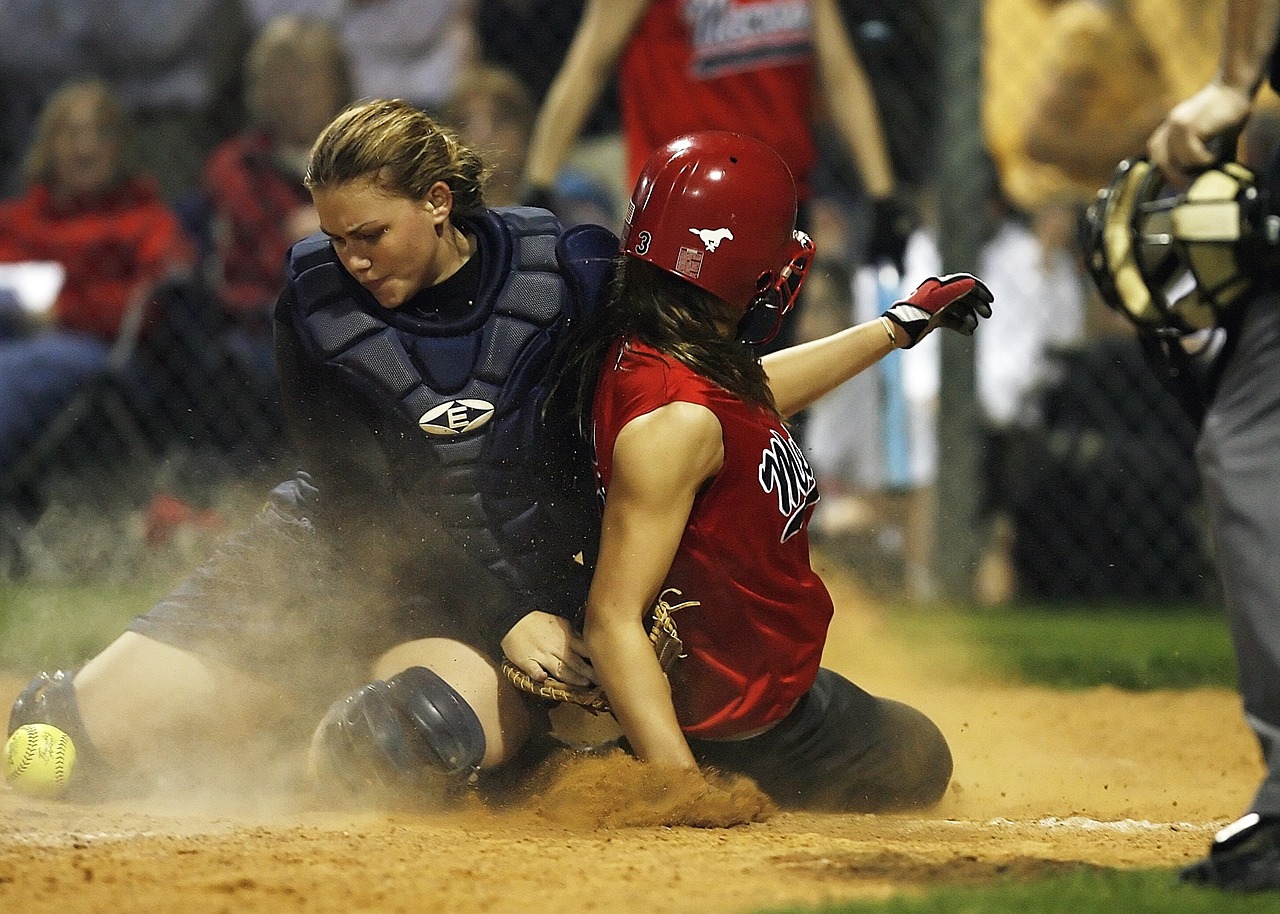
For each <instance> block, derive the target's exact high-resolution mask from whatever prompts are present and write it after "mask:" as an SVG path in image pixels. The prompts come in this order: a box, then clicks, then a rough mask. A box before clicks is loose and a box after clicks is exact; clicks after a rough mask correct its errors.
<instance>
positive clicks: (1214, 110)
mask: <svg viewBox="0 0 1280 914" xmlns="http://www.w3.org/2000/svg"><path fill="white" fill-rule="evenodd" d="M1278 29H1280V0H1228V2H1227V7H1226V22H1225V25H1224V30H1223V37H1222V49H1221V58H1220V63H1219V68H1218V73H1217V75H1216V76H1215V77H1214V79H1213V81H1212V82H1210V83H1209V84H1208V85H1206V86H1205V87H1204V88H1202V89H1201V90H1200V91H1199V92H1197V93H1196V94H1195V95H1193V96H1191V97H1190V98H1188V99H1186V100H1185V101H1183V102H1181V103H1180V104H1178V105H1177V106H1175V107H1174V108H1173V110H1172V111H1171V112H1170V113H1169V115H1168V117H1167V118H1166V119H1165V121H1164V122H1163V123H1162V124H1161V125H1160V126H1159V127H1158V128H1157V129H1156V131H1155V133H1153V134H1152V136H1151V139H1150V142H1149V144H1148V152H1149V155H1150V158H1151V161H1152V162H1153V163H1154V164H1155V165H1157V166H1159V167H1160V168H1161V170H1163V171H1164V173H1165V175H1166V176H1167V177H1168V178H1169V180H1170V181H1172V182H1174V183H1176V184H1186V183H1187V182H1188V180H1189V179H1190V177H1191V176H1192V175H1193V174H1194V173H1196V172H1197V171H1200V170H1202V169H1204V168H1207V167H1209V166H1210V165H1212V164H1214V162H1215V158H1216V157H1215V155H1214V153H1213V152H1212V151H1211V149H1212V147H1213V146H1214V145H1215V141H1216V140H1219V139H1220V138H1221V139H1226V140H1230V139H1232V138H1234V137H1235V136H1236V135H1237V133H1238V131H1239V130H1240V129H1241V128H1242V127H1243V126H1244V125H1245V123H1246V122H1247V121H1248V119H1249V117H1250V116H1251V115H1252V114H1253V112H1254V106H1255V103H1256V92H1257V89H1258V88H1259V86H1260V84H1261V82H1262V79H1263V78H1264V76H1268V77H1269V79H1270V82H1271V85H1272V86H1273V87H1277V88H1280V61H1277V60H1275V59H1274V58H1273V57H1272V51H1273V49H1274V48H1275V46H1276V44H1277V31H1278ZM1268 66H1270V67H1271V71H1270V73H1269V74H1268V73H1266V72H1265V70H1266V68H1267V67H1268ZM1270 156H1271V157H1270V161H1269V162H1268V163H1267V164H1266V166H1265V168H1264V169H1263V171H1262V173H1261V175H1260V177H1259V180H1258V187H1259V190H1260V191H1261V192H1262V193H1263V194H1269V199H1270V204H1269V206H1270V212H1272V213H1275V212H1277V211H1280V210H1278V208H1277V203H1280V197H1278V196H1277V192H1278V191H1280V186H1278V185H1280V150H1273V151H1271V153H1270ZM1255 164H1256V163H1255ZM1251 279H1252V280H1253V281H1254V283H1253V292H1252V293H1251V294H1250V295H1249V296H1248V297H1247V298H1245V299H1244V300H1242V301H1241V302H1240V303H1239V304H1238V305H1237V306H1236V310H1235V311H1234V312H1233V314H1232V325H1233V328H1235V329H1234V336H1235V339H1234V340H1233V344H1234V345H1233V349H1232V351H1231V353H1230V355H1229V356H1227V361H1226V363H1225V365H1224V366H1223V368H1222V373H1221V379H1220V382H1219V384H1218V386H1217V389H1216V392H1215V393H1214V396H1213V399H1212V402H1211V403H1210V404H1209V407H1208V411H1207V413H1206V415H1205V419H1204V425H1203V428H1202V430H1201V433H1200V438H1199V441H1198V443H1197V448H1196V459H1197V463H1198V465H1199V469H1200V474H1201V477H1202V480H1203V484H1204V493H1205V500H1206V503H1207V507H1208V509H1209V519H1210V524H1211V528H1212V533H1213V542H1214V549H1215V553H1216V559H1217V565H1218V570H1219V573H1220V576H1221V581H1222V587H1223V593H1224V597H1225V601H1226V608H1227V614H1228V618H1229V621H1230V625H1231V633H1232V638H1233V640H1234V645H1235V651H1236V658H1237V663H1238V666H1239V671H1240V690H1241V693H1242V696H1243V699H1244V711H1245V718H1246V720H1247V721H1248V723H1249V726H1250V727H1251V728H1252V729H1253V731H1254V732H1255V733H1256V734H1257V736H1258V740H1259V742H1260V743H1261V746H1262V752H1263V755H1264V758H1265V762H1266V768H1267V774H1266V777H1265V778H1264V779H1263V781H1262V784H1261V786H1260V787H1259V788H1258V792H1257V794H1256V795H1255V796H1254V798H1253V802H1252V803H1251V804H1250V806H1249V809H1248V811H1247V812H1246V814H1245V815H1244V816H1243V817H1242V818H1240V819H1239V820H1237V821H1236V822H1234V823H1232V824H1231V825H1229V826H1227V827H1226V828H1224V829H1223V830H1222V831H1221V832H1219V833H1218V835H1217V837H1216V839H1215V840H1214V842H1213V845H1212V847H1211V848H1210V851H1209V854H1208V856H1206V857H1205V858H1204V859H1203V860H1200V861H1198V862H1196V863H1194V864H1192V865H1191V866H1188V867H1187V868H1185V869H1184V870H1183V871H1182V874H1181V876H1182V879H1183V881H1185V882H1190V883H1197V884H1202V885H1209V886H1214V887H1217V888H1222V889H1228V890H1234V891H1255V890H1260V889H1280V563H1277V560H1276V557H1277V556H1280V486H1278V485H1277V484H1276V480H1277V479H1280V279H1278V277H1277V275H1276V273H1275V271H1274V269H1263V268H1261V267H1259V268H1256V269H1255V270H1254V275H1253V276H1251Z"/></svg>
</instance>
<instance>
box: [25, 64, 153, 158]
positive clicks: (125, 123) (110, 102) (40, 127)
mask: <svg viewBox="0 0 1280 914" xmlns="http://www.w3.org/2000/svg"><path fill="white" fill-rule="evenodd" d="M82 99H88V100H89V102H90V104H92V105H93V107H94V108H95V110H96V111H97V112H98V114H99V115H101V117H102V121H103V125H104V126H105V127H106V128H107V130H109V131H111V133H112V134H113V135H114V137H115V139H116V142H117V149H118V155H119V158H118V160H117V162H116V175H115V176H114V177H113V181H112V183H115V182H117V181H119V180H121V179H123V178H124V177H125V175H127V174H128V173H129V172H130V171H131V168H130V167H129V162H128V156H127V152H128V137H129V129H130V125H129V119H128V117H127V115H126V114H125V111H124V107H123V106H122V105H121V104H120V102H119V101H117V100H116V97H115V96H114V95H113V94H112V93H111V89H110V88H109V87H108V86H107V84H106V83H105V82H103V81H102V80H101V79H97V78H92V77H84V78H77V79H71V80H68V81H67V82H65V83H63V84H62V86H60V87H59V88H58V90H57V91H56V92H54V93H53V95H51V96H49V100H48V101H47V102H45V105H44V108H43V109H41V111H40V117H39V119H38V120H37V121H36V127H35V137H34V139H32V141H31V146H30V147H29V148H28V150H27V155H26V159H25V161H24V163H23V176H24V177H25V178H26V181H27V183H28V184H52V183H53V181H54V179H55V177H56V176H55V174H54V161H53V145H54V141H55V140H56V138H57V136H58V131H60V130H61V129H62V128H63V126H64V125H65V124H66V121H67V116H68V115H69V114H70V112H71V109H72V107H73V106H75V105H76V104H78V103H79V102H80V101H81V100H82Z"/></svg>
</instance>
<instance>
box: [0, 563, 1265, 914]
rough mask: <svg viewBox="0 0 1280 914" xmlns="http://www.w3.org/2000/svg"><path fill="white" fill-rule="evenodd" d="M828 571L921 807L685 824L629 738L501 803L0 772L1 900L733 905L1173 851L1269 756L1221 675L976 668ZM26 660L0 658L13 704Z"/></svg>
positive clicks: (328, 907) (256, 906)
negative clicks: (347, 798)
mask: <svg viewBox="0 0 1280 914" xmlns="http://www.w3.org/2000/svg"><path fill="white" fill-rule="evenodd" d="M822 570H823V575H824V577H825V578H826V579H827V580H828V583H829V584H830V585H831V587H832V591H833V593H834V595H835V597H836V603H837V616H836V620H835V623H834V626H833V629H832V637H831V641H830V643H829V645H828V650H827V654H826V657H825V663H826V664H827V665H828V666H830V667H832V668H834V669H836V670H838V671H840V672H842V673H844V674H845V675H847V676H849V677H850V678H852V679H853V680H854V681H856V682H858V683H859V684H860V685H863V686H864V687H866V688H868V689H869V690H871V691H873V692H877V693H880V694H885V695H889V696H892V697H895V698H899V699H901V700H904V701H907V702H909V703H912V704H915V705H916V706H918V707H920V708H921V709H922V710H924V711H925V712H926V713H928V714H929V715H930V716H932V717H933V718H934V719H935V720H936V721H937V722H938V723H939V725H940V726H941V727H942V729H943V731H944V732H945V733H946V734H947V736H948V738H949V739H950V741H951V745H952V749H953V752H954V755H955V761H956V766H955V776H954V779H953V783H952V786H951V789H950V791H949V792H948V794H947V796H946V797H945V798H944V800H943V801H942V802H941V803H940V804H939V805H938V806H937V807H935V808H933V809H930V810H927V811H924V812H921V813H916V814H911V815H901V814H899V815H826V814H823V815H818V814H802V813H777V812H772V813H770V812H769V811H768V810H766V809H763V808H756V807H753V806H752V804H753V803H757V799H756V798H754V796H753V794H752V793H751V792H750V791H749V790H748V791H743V792H741V793H735V794H734V795H733V796H732V797H731V798H729V799H728V800H726V799H725V798H724V797H720V798H719V802H721V803H724V802H730V803H738V804H740V806H739V808H737V809H734V810H730V812H731V813H733V814H734V815H737V816H738V817H739V818H748V819H749V818H762V819H763V821H753V822H751V823H750V824H746V825H739V826H735V827H732V828H705V827H697V825H696V824H695V825H690V824H680V823H690V822H692V823H700V822H702V821H704V820H707V819H712V820H714V818H715V816H716V815H718V814H721V813H723V812H724V811H723V810H719V811H717V810H708V809H706V808H705V807H704V806H702V805H700V803H701V800H700V798H699V796H698V795H697V791H696V789H695V788H694V786H693V785H689V784H680V783H677V782H671V783H668V784H665V785H662V784H658V785H655V784H654V783H653V782H652V781H651V780H650V779H648V777H647V776H646V773H645V772H644V771H643V770H642V769H641V768H640V767H639V766H637V765H636V764H635V763H633V762H631V761H630V760H628V759H625V758H621V757H608V758H604V759H594V760H588V761H584V762H582V763H578V764H571V765H567V766H561V767H559V768H558V777H557V779H556V780H555V781H554V783H553V784H552V785H550V786H549V787H548V788H547V789H545V790H543V791H541V792H540V793H538V794H535V795H534V796H531V797H529V798H527V799H526V800H525V801H523V802H521V803H520V804H519V805H518V806H517V808H513V809H504V810H501V811H495V810H492V809H488V808H484V807H482V806H481V805H480V804H478V803H476V804H471V805H467V806H464V807H463V808H461V809H454V810H450V811H448V812H443V813H421V814H417V813H415V814H406V813H397V814H382V813H379V814H374V813H365V812H352V811H349V810H348V811H333V810H332V809H325V808H321V807H320V806H319V805H318V804H317V803H316V802H315V800H314V799H313V798H308V797H305V796H299V795H290V794H288V792H285V793H282V794H281V795H279V796H262V795H261V794H259V795H255V796H253V797H252V798H250V797H248V796H247V795H226V794H209V793H194V794H193V792H191V791H190V790H184V791H181V792H171V793H162V794H160V795H157V796H154V797H151V798H148V799H147V800H145V801H133V802H130V803H113V804H104V805H85V806H78V805H73V804H69V803H64V802H59V801H42V800H36V799H31V798H27V797H23V796H19V795H17V794H15V793H13V792H11V791H8V790H3V791H0V907H2V908H3V909H5V910H22V911H29V912H34V911H58V912H59V914H77V912H90V911H92V912H100V911H112V910H127V909H129V910H139V911H148V912H168V911H173V912H182V914H203V912H214V911H219V912H221V911H235V912H238V914H257V912H263V914H265V912H272V914H279V912H286V914H287V912H294V911H296V912H302V911H307V912H329V911H332V912H342V914H350V912H355V911H379V912H382V911H387V912H394V911H405V912H414V914H421V912H423V911H441V912H451V914H453V912H456V914H472V912H475V914H479V912H494V914H497V912H502V914H510V912H512V911H518V910H527V909H530V908H536V909H538V910H549V911H601V912H610V914H652V912H654V911H663V912H666V914H730V912H747V911H754V910H759V909H762V908H769V907H777V906H780V905H784V904H801V903H804V904H808V903H819V902H822V901H830V900H838V899H843V898H851V897H868V896H870V897H878V896H883V895H886V894H888V893H889V892H891V891H893V890H894V889H896V888H901V887H911V886H920V885H928V884H936V883H941V882H981V881H985V880H988V879H992V878H996V877H1000V876H1010V875H1012V876H1017V875H1027V876H1043V875H1049V874H1052V873H1055V872H1058V871H1061V870H1064V869H1068V868H1072V867H1075V866H1078V865H1081V864H1083V865H1086V866H1099V867H1121V868H1128V867H1175V866H1178V865H1180V864H1182V863H1185V862H1189V861H1190V860H1192V859H1194V858H1196V857H1198V856H1199V855H1200V854H1201V853H1203V851H1204V850H1205V848H1206V847H1207V845H1208V842H1209V840H1210V839H1211V836H1212V834H1213V832H1214V831H1215V830H1216V829H1217V828H1218V827H1220V826H1221V825H1222V824H1224V823H1225V822H1227V821H1230V820H1231V819H1234V818H1235V817H1236V816H1237V815H1238V814H1239V813H1240V812H1241V811H1242V810H1243V809H1244V807H1245V805H1246V804H1247V803H1248V800H1249V798H1250V796H1251V794H1252V791H1253V789H1254V787H1255V785H1256V784H1257V782H1258V780H1259V778H1260V777H1261V774H1262V769H1261V765H1260V762H1259V759H1258V751H1257V747H1256V744H1255V743H1254V740H1253V737H1252V735H1251V734H1250V733H1249V732H1248V731H1247V730H1246V729H1245V726H1244V723H1243V721H1242V719H1241V713H1240V703H1239V698H1238V696H1237V695H1236V694H1235V693H1234V692H1232V691H1229V690H1223V689H1212V690H1209V689H1206V690H1196V691H1188V692H1152V693H1141V694H1135V693H1127V692H1122V691H1119V690H1116V689H1111V688H1101V689H1093V690H1089V691H1083V692H1071V693H1066V692H1055V691H1052V690H1048V689H1039V688H1027V687H1021V686H1010V685H1006V684H1000V683H995V682H989V681H985V680H984V679H983V677H981V676H978V675H974V674H972V673H971V672H967V671H965V670H963V669H961V667H959V666H953V665H950V664H949V663H947V662H946V661H943V660H939V659H938V658H929V657H921V656H918V655H917V654H916V653H915V652H914V651H913V650H912V646H911V645H907V644H901V643H898V642H896V641H895V640H894V639H893V638H892V637H890V636H889V634H888V633H887V631H886V630H885V627H884V626H883V625H882V623H881V620H880V618H879V616H878V613H879V612H880V610H879V609H878V608H877V607H876V606H874V605H873V604H872V602H871V601H870V600H869V599H868V598H867V597H866V596H865V594H864V593H863V592H862V591H860V589H859V588H858V587H857V586H856V583H855V582H853V581H851V580H850V579H848V578H847V577H846V576H844V575H842V574H841V573H840V572H838V571H836V570H835V569H831V568H823V569H822ZM30 672H33V671H15V672H14V673H13V674H12V675H11V676H10V677H7V678H5V679H4V680H3V681H0V690H3V693H2V694H0V699H2V700H3V702H4V707H6V708H7V706H8V703H9V700H10V699H11V697H12V695H13V694H16V691H17V689H18V688H19V686H20V683H21V681H22V677H24V676H26V675H28V674H29V673H30ZM569 798H573V799H572V801H571V800H570V799H569ZM664 823H665V824H664ZM670 823H676V824H670Z"/></svg>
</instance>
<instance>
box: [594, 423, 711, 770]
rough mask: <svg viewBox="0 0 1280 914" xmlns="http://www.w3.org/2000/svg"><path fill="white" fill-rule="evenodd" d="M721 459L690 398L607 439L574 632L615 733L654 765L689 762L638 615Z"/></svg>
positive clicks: (653, 596) (660, 580)
mask: <svg viewBox="0 0 1280 914" xmlns="http://www.w3.org/2000/svg"><path fill="white" fill-rule="evenodd" d="M723 461H724V445H723V441H722V439H721V429H720V422H719V420H718V419H716V417H715V415H714V414H713V413H712V412H711V411H710V410H708V409H707V408H705V407H703V406H698V405H695V404H692V403H681V402H677V403H669V404H667V405H666V406H663V407H660V408H659V409H656V410H654V411H653V412H651V413H647V414H646V415H644V416H640V417H638V418H636V419H633V420H632V421H631V422H629V423H627V425H626V427H624V428H623V429H622V432H621V433H620V434H619V435H618V438H617V442H616V443H615V446H614V451H613V465H614V469H613V479H612V481H611V483H610V485H609V492H608V495H607V497H606V498H605V507H604V523H603V529H602V532H601V537H600V558H599V562H598V563H597V566H596V573H595V577H594V578H593V579H592V583H591V590H590V593H589V594H588V595H587V612H586V624H585V626H584V629H585V630H584V637H585V640H586V643H587V651H588V653H589V655H590V656H591V659H592V661H593V663H594V664H595V669H596V674H597V677H598V678H599V680H600V683H601V684H602V685H603V686H604V690H605V693H606V694H607V695H608V696H609V702H610V705H611V707H612V708H613V713H614V716H615V717H616V718H617V720H618V723H619V725H620V726H621V727H622V731H623V733H625V734H626V736H627V739H628V740H629V741H630V743H631V745H632V748H633V749H634V750H635V752H636V755H637V756H639V757H640V758H641V759H643V760H644V761H646V762H651V763H653V764H657V765H664V766H669V767H679V768H694V767H696V763H695V761H694V758H693V754H692V753H691V752H690V751H689V745H688V743H686V742H685V739H684V734H683V733H681V731H680V724H679V721H678V720H677V719H676V712H675V707H674V705H673V704H672V701H671V688H670V685H669V684H668V682H667V678H666V675H665V674H664V673H663V671H662V668H661V666H660V665H659V663H658V658H657V656H656V655H655V654H654V652H653V647H652V645H651V644H650V642H649V636H648V632H647V631H646V629H645V625H644V619H645V614H646V613H647V612H648V610H649V608H650V606H651V605H652V604H653V601H654V600H655V599H656V597H657V595H658V592H659V591H660V590H661V588H662V584H663V582H664V581H665V580H666V577H667V574H668V572H669V571H670V569H671V562H672V560H673V559H674V557H675V554H676V549H677V547H678V546H679V545H680V540H681V538H682V537H683V535H684V530H685V525H686V524H687V523H688V520H689V514H690V512H691V511H692V509H693V500H694V497H695V496H696V495H697V493H698V490H699V489H700V488H701V487H702V485H703V483H704V482H706V480H708V479H710V478H711V477H712V476H714V475H715V474H716V473H717V472H718V471H719V469H720V467H721V465H722V464H723Z"/></svg>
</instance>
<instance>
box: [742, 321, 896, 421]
mask: <svg viewBox="0 0 1280 914" xmlns="http://www.w3.org/2000/svg"><path fill="white" fill-rule="evenodd" d="M896 348H898V346H897V341H896V340H895V337H894V335H893V334H891V333H890V332H889V330H888V328H886V327H885V325H884V322H883V321H882V320H881V319H879V318H877V319H876V320H873V321H867V322H866V323H862V324H858V325H857V326H856V327H849V328H847V329H845V330H841V331H840V332H839V333H833V334H831V335H830V336H825V337H823V338H822V339H818V340H813V341H811V342H808V343H801V344H799V345H798V346H790V347H788V348H786V349H782V350H779V351H778V352H773V353H770V354H769V355H766V356H765V357H764V358H763V359H762V360H761V364H763V365H764V370H765V374H767V375H768V376H769V389H770V390H772V391H773V399H774V403H776V404H777V407H778V412H780V413H781V414H782V415H783V416H791V415H794V414H795V413H798V412H799V411H800V410H802V409H804V408H805V407H807V406H810V405H812V404H813V402H814V401H815V400H817V399H818V398H819V397H821V396H823V395H824V394H827V393H830V392H831V391H833V390H835V389H836V388H837V387H839V386H840V385H841V384H843V383H844V382H845V381H847V380H849V379H850V378H852V377H853V376H854V375H856V374H858V373H859V372H861V371H864V370H866V369H867V368H870V367H871V366H872V365H874V364H875V363H876V362H878V361H880V359H882V358H883V357H884V356H886V355H888V354H889V353H890V352H892V351H893V350H894V349H896Z"/></svg>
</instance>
